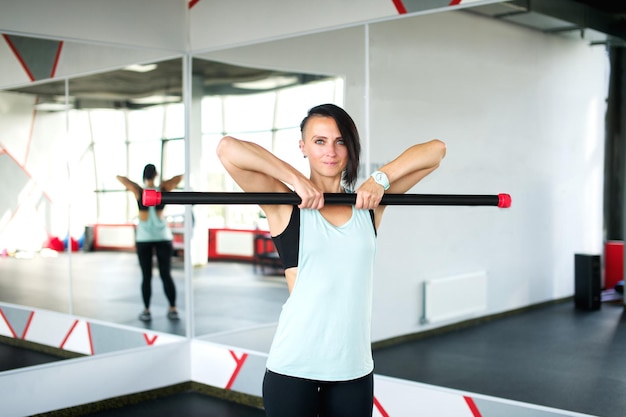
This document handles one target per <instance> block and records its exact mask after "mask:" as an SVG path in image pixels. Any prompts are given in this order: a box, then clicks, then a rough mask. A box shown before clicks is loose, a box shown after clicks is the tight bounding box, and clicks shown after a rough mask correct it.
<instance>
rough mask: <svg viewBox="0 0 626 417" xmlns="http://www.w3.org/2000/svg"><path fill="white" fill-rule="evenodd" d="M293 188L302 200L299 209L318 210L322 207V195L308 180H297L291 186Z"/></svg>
mask: <svg viewBox="0 0 626 417" xmlns="http://www.w3.org/2000/svg"><path fill="white" fill-rule="evenodd" d="M293 188H294V191H295V192H296V194H298V197H300V199H301V200H302V202H301V203H300V204H299V205H298V207H299V208H301V209H314V210H320V209H321V208H323V207H324V193H323V192H322V191H321V190H320V189H319V188H317V186H316V185H315V184H313V183H312V182H311V180H309V179H308V178H304V177H303V178H301V179H299V180H298V181H297V182H296V183H295V184H293Z"/></svg>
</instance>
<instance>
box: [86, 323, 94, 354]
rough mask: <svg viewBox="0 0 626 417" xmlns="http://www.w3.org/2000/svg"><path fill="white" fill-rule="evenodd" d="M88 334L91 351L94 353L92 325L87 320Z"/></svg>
mask: <svg viewBox="0 0 626 417" xmlns="http://www.w3.org/2000/svg"><path fill="white" fill-rule="evenodd" d="M87 335H88V336H89V352H91V354H92V355H93V338H92V337H91V325H90V324H89V322H87Z"/></svg>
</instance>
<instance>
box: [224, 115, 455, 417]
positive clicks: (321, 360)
mask: <svg viewBox="0 0 626 417" xmlns="http://www.w3.org/2000/svg"><path fill="white" fill-rule="evenodd" d="M300 130H301V139H300V142H299V144H300V149H301V150H302V154H303V155H304V157H305V158H308V161H309V165H310V177H309V178H307V177H306V176H305V175H303V174H302V173H301V172H299V171H298V170H297V169H295V168H294V167H292V166H291V165H289V164H288V163H286V162H284V161H282V160H280V159H279V158H277V157H276V156H274V155H273V154H272V153H270V152H268V151H267V150H265V149H264V148H262V147H260V146H258V145H256V144H254V143H251V142H246V141H243V140H239V139H235V138H233V137H228V136H227V137H224V138H222V140H221V141H220V143H219V145H218V149H217V153H218V156H219V158H220V160H221V161H222V163H223V165H224V167H225V168H226V170H227V171H228V173H229V174H230V175H231V177H232V178H233V179H234V180H235V182H236V183H237V184H238V185H239V186H240V187H241V188H242V189H243V190H244V191H246V192H276V193H279V192H295V193H297V194H298V196H299V197H300V199H301V203H300V204H299V205H297V206H291V205H262V206H261V209H262V210H263V211H264V212H265V214H266V216H267V219H268V223H269V228H270V234H271V235H272V238H273V240H274V242H275V245H276V248H277V250H278V253H279V255H280V258H281V262H282V264H283V267H284V268H285V278H286V280H287V286H288V289H289V293H290V294H289V298H288V300H287V301H286V303H285V305H284V306H283V309H282V312H281V315H280V318H279V322H278V327H277V330H276V334H275V336H274V340H273V342H272V346H271V348H270V353H269V358H268V360H267V370H266V373H265V377H264V381H263V402H264V407H265V411H266V414H267V416H268V417H294V416H298V417H308V416H310V417H316V416H325V417H335V416H337V417H339V416H341V417H351V416H354V417H357V416H358V417H363V416H371V415H372V406H373V369H374V365H373V360H372V352H371V332H370V327H371V308H372V307H371V306H372V281H373V264H374V255H375V253H376V231H377V230H378V228H379V226H380V222H381V219H382V215H383V211H384V209H385V207H384V206H380V205H379V203H380V201H381V199H382V196H383V194H384V193H385V192H389V193H405V192H406V191H408V190H409V189H410V188H412V187H413V186H414V185H415V184H417V183H418V182H419V181H420V180H421V179H422V178H424V177H425V176H426V175H428V174H430V173H431V172H432V171H433V170H434V169H436V168H437V167H438V166H439V163H440V162H441V160H442V158H443V157H444V155H445V151H446V148H445V145H444V143H443V142H441V141H439V140H432V141H429V142H426V143H422V144H418V145H414V146H411V147H410V148H408V149H407V150H405V151H404V152H403V153H402V154H401V155H399V156H398V157H397V158H396V159H394V160H393V161H391V162H389V163H388V164H386V165H384V166H383V167H381V168H380V170H378V171H376V172H374V173H372V175H371V176H370V177H368V178H367V180H365V181H364V182H363V183H362V184H361V185H360V186H359V187H358V188H357V189H356V191H352V190H353V187H354V185H355V183H356V179H357V170H358V167H359V154H360V142H359V134H358V131H357V128H356V126H355V123H354V121H353V120H352V118H351V117H350V116H349V115H348V114H347V113H346V112H345V111H344V110H343V109H341V108H340V107H338V106H336V105H333V104H323V105H320V106H316V107H314V108H312V109H311V110H309V112H308V114H307V116H306V117H305V118H304V120H303V121H302V123H301V125H300ZM352 192H355V193H356V204H355V205H354V206H344V205H328V206H327V205H324V196H323V194H324V193H352Z"/></svg>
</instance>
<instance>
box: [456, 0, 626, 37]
mask: <svg viewBox="0 0 626 417" xmlns="http://www.w3.org/2000/svg"><path fill="white" fill-rule="evenodd" d="M467 11H468V12H470V13H477V14H480V15H484V16H488V17H491V18H494V19H498V20H502V21H506V22H510V23H513V24H517V25H522V26H525V27H529V28H532V29H535V30H539V31H542V32H544V33H552V34H555V35H559V36H568V37H573V38H577V39H583V40H586V41H588V42H589V43H590V44H593V45H597V44H604V45H608V46H611V47H624V46H626V2H625V1H623V0H513V1H506V2H502V3H492V4H487V5H484V6H476V7H472V8H469V9H467Z"/></svg>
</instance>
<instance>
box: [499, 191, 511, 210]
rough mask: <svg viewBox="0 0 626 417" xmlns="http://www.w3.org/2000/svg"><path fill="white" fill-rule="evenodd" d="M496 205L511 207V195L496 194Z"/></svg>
mask: <svg viewBox="0 0 626 417" xmlns="http://www.w3.org/2000/svg"><path fill="white" fill-rule="evenodd" d="M498 207H500V208H509V207H511V195H510V194H498Z"/></svg>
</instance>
